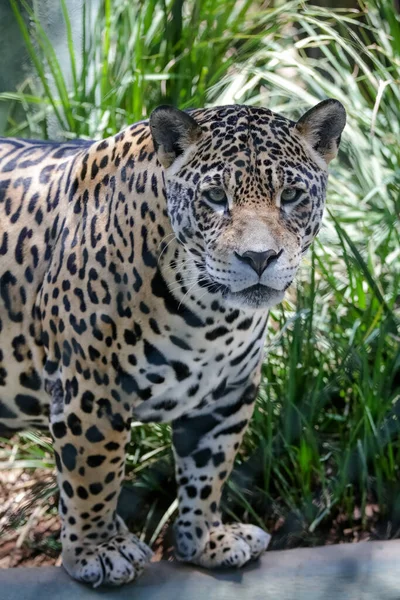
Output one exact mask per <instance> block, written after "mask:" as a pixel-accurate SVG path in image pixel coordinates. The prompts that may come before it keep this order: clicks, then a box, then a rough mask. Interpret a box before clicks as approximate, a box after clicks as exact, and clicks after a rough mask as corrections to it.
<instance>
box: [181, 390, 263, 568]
mask: <svg viewBox="0 0 400 600" xmlns="http://www.w3.org/2000/svg"><path fill="white" fill-rule="evenodd" d="M256 391H257V386H256V385H254V384H250V385H249V386H248V387H247V389H245V390H244V391H243V390H242V394H241V395H240V396H238V392H237V390H235V391H231V392H229V390H228V391H227V393H226V395H225V396H224V399H223V401H219V400H218V401H216V402H215V405H213V406H207V407H206V408H203V409H202V410H198V411H193V413H191V414H190V415H188V416H185V417H183V418H181V419H179V420H177V421H175V422H174V423H173V445H174V453H175V460H176V477H177V482H178V486H179V517H178V520H177V522H176V524H175V534H176V535H175V537H176V555H177V558H178V559H179V560H183V561H188V562H192V563H195V564H198V565H201V566H203V567H208V568H214V567H220V566H237V567H240V566H242V565H243V564H245V563H246V562H247V561H248V560H251V559H254V558H257V557H258V556H259V555H260V554H261V553H263V552H264V550H265V549H266V548H267V546H268V543H269V540H270V536H269V535H268V534H267V533H265V532H264V531H263V530H262V529H260V528H259V527H256V526H254V525H244V524H239V523H237V524H233V525H223V524H222V522H221V514H220V510H219V503H220V499H221V490H222V486H223V484H224V482H225V481H226V479H227V477H228V476H229V473H230V471H231V470H232V466H233V462H234V458H235V455H236V453H237V450H238V448H239V446H240V443H241V440H242V437H243V434H244V432H245V430H246V427H247V425H248V422H249V419H250V417H251V415H252V412H253V407H254V400H255V397H256Z"/></svg>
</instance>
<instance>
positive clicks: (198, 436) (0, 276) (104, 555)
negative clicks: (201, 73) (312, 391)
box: [0, 100, 345, 586]
mask: <svg viewBox="0 0 400 600" xmlns="http://www.w3.org/2000/svg"><path fill="white" fill-rule="evenodd" d="M344 120H345V117H344V110H343V107H342V106H341V105H340V104H339V103H338V102H336V101H329V100H328V101H325V102H323V103H321V104H319V105H318V106H317V107H316V108H314V109H312V110H311V111H309V112H308V113H306V115H304V117H302V119H300V121H298V122H297V123H295V122H292V121H290V120H288V119H286V118H284V117H282V116H280V115H277V114H274V113H272V112H271V111H269V110H267V109H262V108H251V107H246V106H227V107H219V108H210V109H204V110H195V111H192V112H191V113H190V114H189V113H183V112H181V111H178V110H176V109H172V108H170V107H160V108H158V109H156V111H154V112H153V114H152V115H151V117H150V122H148V121H144V122H140V123H137V124H135V125H132V126H131V127H128V128H127V129H125V130H124V131H122V132H121V133H118V134H117V135H115V136H113V137H110V138H108V139H106V140H104V141H100V142H85V141H80V142H75V141H74V142H67V143H63V144H59V143H52V142H36V141H23V140H17V139H3V140H1V143H0V214H1V221H0V421H1V424H2V427H3V428H5V429H7V430H8V431H10V430H11V431H13V430H17V429H21V428H45V427H48V425H49V424H50V430H51V433H52V436H53V439H54V451H55V457H56V464H57V470H58V481H59V488H60V516H61V520H62V534H61V539H62V545H63V564H64V566H65V568H66V569H67V571H68V572H69V573H70V574H71V575H72V576H73V577H75V578H76V579H79V580H82V581H87V582H91V583H92V584H94V585H95V586H97V585H100V584H101V583H111V584H116V585H117V584H121V583H124V582H128V581H131V580H133V579H134V578H135V577H136V576H137V575H138V574H139V573H140V572H141V571H142V569H143V566H144V564H145V562H146V561H147V560H149V558H150V556H151V552H150V550H149V549H148V548H147V546H145V545H144V544H143V543H142V542H140V541H139V540H138V539H137V538H135V537H134V536H133V535H131V534H130V533H129V531H128V530H127V528H126V526H125V525H124V523H123V522H122V520H121V519H120V518H119V517H118V516H117V515H116V503H117V497H118V493H119V489H120V484H121V480H122V478H123V473H124V446H125V444H126V442H127V441H128V438H129V431H130V422H131V419H132V417H134V418H135V419H139V420H141V421H143V422H148V421H153V422H172V428H173V446H174V453H175V458H176V476H177V482H178V485H179V516H178V519H177V522H176V525H175V527H176V541H177V543H176V546H177V547H176V551H177V556H178V558H180V559H181V560H186V561H191V562H194V563H197V564H200V565H202V566H206V567H217V566H222V565H236V566H240V565H242V564H244V563H245V562H247V561H248V560H250V559H252V558H256V557H257V556H259V555H260V554H261V553H262V552H263V551H264V550H265V548H266V546H267V543H268V535H267V534H266V533H264V532H263V531H262V530H261V529H259V528H257V527H254V526H250V525H240V524H237V525H224V524H222V521H221V515H220V511H219V502H220V497H221V488H222V486H223V484H224V482H225V481H226V479H227V477H228V475H229V473H230V471H231V469H232V465H233V461H234V458H235V454H236V452H237V450H238V448H239V445H240V442H241V439H242V436H243V434H244V432H245V429H246V427H247V424H248V422H249V419H250V417H251V414H252V410H253V406H254V400H255V397H256V393H257V387H258V384H259V381H260V364H261V360H262V350H263V343H264V337H265V329H266V321H267V316H268V308H269V307H270V306H272V305H274V304H276V303H277V302H280V301H281V300H282V298H283V296H284V292H285V290H286V289H287V287H288V286H289V285H290V283H291V282H292V280H293V277H294V275H295V273H296V270H297V268H298V265H299V262H300V259H301V256H302V254H303V253H304V252H305V251H306V250H307V248H308V247H309V245H310V244H311V242H312V239H313V238H314V237H315V235H316V234H317V232H318V229H319V227H320V223H321V217H322V212H323V205H324V200H325V190H326V182H327V163H328V162H329V160H330V159H331V158H333V156H334V155H335V154H336V151H337V147H338V144H339V138H340V133H341V130H342V129H343V126H344ZM293 189H295V190H297V191H296V193H295V194H297V200H296V202H293V201H291V202H290V203H287V202H286V203H285V201H284V197H287V196H289V198H290V197H291V196H293V194H294V192H293V191H291V190H293ZM282 190H286V191H285V192H283V191H282ZM287 190H289V192H287Z"/></svg>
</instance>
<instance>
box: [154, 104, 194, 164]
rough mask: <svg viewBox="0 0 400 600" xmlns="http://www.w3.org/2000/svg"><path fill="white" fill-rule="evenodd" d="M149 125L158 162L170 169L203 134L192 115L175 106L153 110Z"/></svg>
mask: <svg viewBox="0 0 400 600" xmlns="http://www.w3.org/2000/svg"><path fill="white" fill-rule="evenodd" d="M149 123H150V130H151V135H152V137H153V143H154V148H155V150H156V152H157V156H158V160H159V161H160V163H161V164H162V166H163V167H165V168H168V167H170V166H171V165H172V163H173V162H174V160H175V159H176V158H177V157H178V156H179V155H180V154H183V152H184V151H185V150H186V149H187V148H189V146H191V145H192V144H193V143H194V142H196V141H197V140H198V139H199V138H200V136H201V133H202V129H201V127H200V125H199V124H198V123H197V122H196V121H195V120H194V119H193V118H192V117H191V116H190V115H188V114H187V113H185V112H183V111H182V110H179V109H177V108H174V107H173V106H159V107H158V108H156V109H155V110H153V112H152V113H151V115H150V119H149Z"/></svg>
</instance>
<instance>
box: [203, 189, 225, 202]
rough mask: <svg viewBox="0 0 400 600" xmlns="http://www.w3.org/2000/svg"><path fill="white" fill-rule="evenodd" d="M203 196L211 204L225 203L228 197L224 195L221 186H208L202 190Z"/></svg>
mask: <svg viewBox="0 0 400 600" xmlns="http://www.w3.org/2000/svg"><path fill="white" fill-rule="evenodd" d="M204 195H205V197H206V198H207V200H209V202H212V203H213V204H226V203H227V202H228V199H227V197H226V194H225V191H224V190H223V189H222V188H219V187H215V188H210V189H209V190H206V191H205V192H204Z"/></svg>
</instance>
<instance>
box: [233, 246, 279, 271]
mask: <svg viewBox="0 0 400 600" xmlns="http://www.w3.org/2000/svg"><path fill="white" fill-rule="evenodd" d="M281 254H282V250H281V251H280V252H275V250H265V252H253V251H252V250H248V251H247V252H244V253H243V254H238V253H237V252H235V256H236V258H238V259H239V260H241V261H242V262H245V263H247V264H248V265H250V267H251V268H252V269H254V271H255V272H256V273H257V274H258V275H259V277H261V275H262V274H263V273H264V271H265V269H266V268H267V267H269V265H270V264H271V263H273V262H274V261H276V260H277V259H278V258H279V257H280V255H281Z"/></svg>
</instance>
